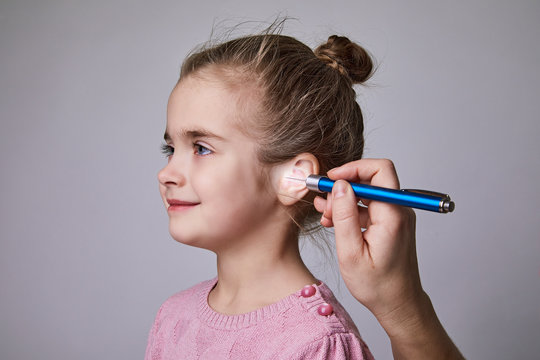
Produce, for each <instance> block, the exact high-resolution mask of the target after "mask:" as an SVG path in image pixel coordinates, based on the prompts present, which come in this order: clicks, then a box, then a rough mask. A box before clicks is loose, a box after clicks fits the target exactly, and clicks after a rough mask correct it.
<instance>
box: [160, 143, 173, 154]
mask: <svg viewBox="0 0 540 360" xmlns="http://www.w3.org/2000/svg"><path fill="white" fill-rule="evenodd" d="M161 152H162V153H163V154H165V156H166V157H169V156H172V155H173V154H174V148H173V147H172V146H171V145H168V144H161Z"/></svg>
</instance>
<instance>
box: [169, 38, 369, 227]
mask: <svg viewBox="0 0 540 360" xmlns="http://www.w3.org/2000/svg"><path fill="white" fill-rule="evenodd" d="M210 67H212V68H215V67H217V68H219V69H222V70H225V73H228V74H229V75H228V76H226V78H227V79H225V80H226V81H227V82H229V83H232V84H234V85H236V86H255V87H256V88H257V89H258V90H259V92H260V94H261V96H260V99H258V100H259V101H258V105H257V114H256V119H253V121H251V123H250V124H249V125H250V126H249V129H248V130H247V131H249V132H250V133H251V135H253V136H256V138H257V139H259V143H260V146H259V148H258V153H257V156H258V158H259V160H260V161H261V163H262V164H265V165H273V164H278V163H281V162H284V161H287V160H290V159H292V158H294V157H295V156H296V155H298V154H301V153H311V154H313V155H314V156H315V157H316V158H317V159H318V161H319V166H320V173H322V174H324V173H326V172H327V171H328V170H330V169H332V168H334V167H336V166H340V165H342V164H344V163H347V162H350V161H353V160H357V159H360V158H361V157H362V152H363V149H364V137H363V131H364V123H363V117H362V111H361V110H360V106H359V105H358V103H357V102H356V92H355V90H354V89H353V84H360V83H363V82H365V81H366V80H367V79H369V77H370V76H371V75H372V71H373V62H372V60H371V57H370V55H369V54H368V53H367V51H366V50H364V49H363V48H362V47H361V46H359V45H358V44H355V43H354V42H351V41H350V40H349V39H348V38H346V37H343V36H336V35H332V36H330V37H329V38H328V41H327V42H326V43H324V44H322V45H320V46H319V47H317V48H316V49H315V50H314V51H312V50H311V49H310V48H309V47H308V46H306V45H305V44H303V43H302V42H300V41H298V40H296V39H295V38H292V37H290V36H285V35H280V34H275V33H274V34H272V33H263V34H260V35H252V36H245V37H240V38H237V39H233V40H229V41H226V42H224V43H221V44H217V45H211V46H203V47H202V48H199V49H198V50H196V51H195V52H193V53H192V54H191V55H189V56H188V57H187V58H186V60H185V61H184V63H183V65H182V69H181V73H180V80H179V81H181V80H182V79H183V78H185V77H187V76H188V75H191V74H195V73H198V72H200V71H201V70H203V69H205V70H207V69H209V68H210ZM318 215H319V214H318V213H317V212H316V210H315V209H314V208H313V206H307V205H306V204H305V203H304V204H302V203H301V202H299V204H298V205H297V207H296V211H295V216H294V220H295V222H296V223H297V224H302V229H303V230H304V231H306V229H307V228H308V227H310V226H311V230H313V229H315V228H316V227H317V226H316V225H317V224H316V223H315V221H313V220H315V219H316V218H317V217H318Z"/></svg>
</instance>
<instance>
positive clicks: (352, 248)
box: [332, 181, 364, 263]
mask: <svg viewBox="0 0 540 360" xmlns="http://www.w3.org/2000/svg"><path fill="white" fill-rule="evenodd" d="M356 202H357V200H356V197H355V195H354V192H353V190H352V188H351V186H350V185H349V184H348V183H347V182H346V181H336V183H335V184H334V188H333V189H332V222H333V223H334V234H335V238H336V250H337V254H338V257H339V258H340V261H341V262H345V263H346V262H348V260H350V259H357V258H358V256H359V255H361V254H362V253H363V246H364V239H363V236H362V228H361V225H360V218H359V212H358V206H357V205H356Z"/></svg>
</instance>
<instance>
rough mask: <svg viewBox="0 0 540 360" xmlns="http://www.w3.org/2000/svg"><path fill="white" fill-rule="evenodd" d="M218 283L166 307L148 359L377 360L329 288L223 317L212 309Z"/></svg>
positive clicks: (153, 332) (157, 323) (161, 311)
mask: <svg viewBox="0 0 540 360" xmlns="http://www.w3.org/2000/svg"><path fill="white" fill-rule="evenodd" d="M216 282H217V278H216V279H213V280H209V281H205V282H202V283H200V284H198V285H196V286H194V287H192V288H190V289H187V290H184V291H182V292H180V293H178V294H176V295H173V296H171V297H170V298H169V299H168V300H167V301H165V303H163V305H162V306H161V308H160V309H159V312H158V314H157V316H156V320H155V322H154V325H153V326H152V329H151V331H150V336H149V338H148V346H147V348H146V357H145V359H146V360H158V359H159V360H161V359H212V360H216V359H250V360H253V359H268V360H270V359H272V360H277V359H310V360H311V359H321V360H322V359H373V356H372V355H371V353H370V351H369V349H368V347H367V346H366V345H365V343H364V342H363V341H362V339H361V338H360V334H359V333H358V330H357V329H356V327H355V326H354V324H353V322H352V320H351V318H350V317H349V315H348V314H347V312H346V311H345V310H344V309H343V307H342V306H341V305H340V304H339V303H338V301H337V300H336V298H335V297H334V295H333V294H332V291H331V290H330V289H329V288H328V287H327V286H326V285H325V284H319V285H315V284H314V285H312V288H309V287H308V289H304V291H302V290H299V291H297V292H296V293H294V294H292V295H289V296H288V297H286V298H284V299H282V300H280V301H279V302H277V303H274V304H272V305H268V306H266V307H263V308H261V309H258V310H255V311H253V312H250V313H247V314H242V315H223V314H220V313H217V312H215V311H214V310H212V309H211V308H210V307H209V306H208V301H207V299H208V294H209V293H210V290H211V289H212V288H213V287H214V285H215V284H216ZM327 304H330V307H329V306H327ZM320 313H322V314H323V315H321V314H320ZM326 314H329V315H326Z"/></svg>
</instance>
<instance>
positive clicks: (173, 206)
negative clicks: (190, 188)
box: [167, 199, 200, 211]
mask: <svg viewBox="0 0 540 360" xmlns="http://www.w3.org/2000/svg"><path fill="white" fill-rule="evenodd" d="M167 203H168V204H169V207H168V208H167V211H183V210H188V209H192V208H194V207H195V206H197V205H199V204H200V203H194V202H190V201H182V200H175V199H167Z"/></svg>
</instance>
